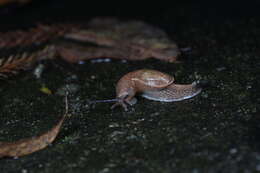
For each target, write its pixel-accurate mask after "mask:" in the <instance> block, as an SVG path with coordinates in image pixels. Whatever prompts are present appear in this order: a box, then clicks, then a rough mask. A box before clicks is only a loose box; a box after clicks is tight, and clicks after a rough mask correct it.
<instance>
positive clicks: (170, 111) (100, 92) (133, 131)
mask: <svg viewBox="0 0 260 173" xmlns="http://www.w3.org/2000/svg"><path fill="white" fill-rule="evenodd" d="M141 2H143V1H140V2H139V3H136V2H135V3H134V2H131V1H121V2H119V3H113V4H112V3H110V2H106V3H104V2H103V1H96V2H95V3H93V2H92V1H87V0H86V1H71V0H43V1H36V0H34V1H33V2H32V3H30V4H25V5H23V6H19V5H18V6H17V5H11V4H10V5H8V6H5V7H1V10H0V30H1V31H10V30H16V29H20V28H24V29H26V28H29V27H31V26H32V25H35V24H37V23H62V22H80V23H82V22H85V21H86V22H87V21H88V19H91V18H93V17H96V16H116V17H119V18H121V19H139V20H141V21H143V22H145V23H151V24H153V25H156V26H159V27H160V28H161V29H162V30H165V31H166V32H167V33H168V35H169V37H170V38H172V39H173V40H174V41H176V43H177V44H178V46H180V47H184V48H185V47H190V48H191V49H192V51H191V54H184V55H182V56H183V57H182V59H183V63H181V64H169V63H165V62H161V61H156V60H151V61H149V60H148V61H142V62H141V61H140V62H130V61H129V62H127V63H120V62H113V61H112V62H110V63H95V64H93V63H89V62H88V63H86V64H85V65H83V66H77V68H79V69H80V73H79V74H78V73H76V74H77V75H78V76H79V78H80V79H82V80H80V81H79V84H80V86H81V89H80V92H79V93H76V94H75V95H73V96H71V98H70V102H71V105H72V106H71V109H72V110H73V109H75V110H74V111H75V113H74V115H73V117H72V118H71V119H69V121H67V122H65V124H64V128H63V129H62V131H61V133H60V134H59V136H58V138H57V140H55V142H54V143H53V145H52V146H51V147H48V148H46V149H44V150H42V151H39V152H36V153H33V154H32V155H29V156H25V157H21V158H19V159H16V160H15V159H1V160H0V172H1V170H5V172H8V173H9V172H10V173H14V172H28V173H30V172H42V173H49V172H55V173H56V172H57V173H64V172H68V173H71V172H73V173H74V172H79V173H81V172H87V171H88V172H113V173H114V172H120V173H121V172H131V173H132V172H156V173H158V172H160V173H161V172H163V173H164V172H165V173H172V172H173V171H174V172H193V173H198V172H207V173H208V172H212V173H218V172H221V173H223V172H226V173H237V172H259V171H260V164H259V162H260V148H259V146H260V141H259V139H260V133H259V132H260V125H259V124H260V123H259V121H260V120H259V103H260V99H259V98H260V92H259V88H260V83H259V81H260V79H259V77H260V75H259V74H260V73H259V67H260V61H259V55H260V52H259V46H260V40H259V39H260V25H259V21H260V10H259V9H260V8H259V6H260V1H257V0H256V1H228V0H227V1H214V2H212V1H172V2H173V3H172V4H170V3H167V4H165V2H164V1H161V2H160V1H159V2H158V1H157V2H156V3H151V2H148V3H147V4H145V5H143V4H141ZM144 67H145V68H153V69H158V70H164V71H165V72H169V73H170V74H172V75H174V76H175V78H176V81H177V82H178V83H179V82H180V83H190V82H192V81H194V79H195V76H196V74H197V75H199V76H201V77H202V78H203V79H206V80H208V81H210V82H211V83H212V84H213V85H212V86H211V87H209V88H207V89H206V90H204V91H203V92H202V93H201V94H200V95H199V96H197V97H195V98H192V99H190V100H188V101H183V102H178V103H174V104H168V103H158V102H152V101H149V100H145V99H142V98H141V99H139V100H138V101H139V103H138V104H137V105H135V106H134V107H133V111H130V112H124V111H123V110H121V109H116V110H114V111H111V110H110V106H111V105H110V104H99V105H98V104H97V105H96V106H95V107H94V108H89V107H86V106H85V105H86V98H87V99H104V98H112V97H114V95H115V93H114V91H115V88H114V86H115V83H116V81H117V80H118V79H119V78H120V77H121V76H122V75H123V74H125V73H127V72H129V71H132V70H134V69H138V68H144ZM66 72H67V71H66V70H65V69H64V70H63V71H61V70H59V69H55V68H50V69H48V70H46V71H45V73H44V76H43V78H46V82H47V84H46V86H48V87H49V88H50V89H52V90H54V91H55V90H57V88H59V87H60V86H63V85H65V81H63V80H65V79H66V77H69V76H70V73H68V72H67V73H66ZM55 74H56V75H55ZM89 76H94V77H95V78H93V79H92V78H90V77H89ZM23 77H24V78H23ZM15 79H16V80H13V81H12V82H10V83H6V85H2V86H1V88H3V86H4V89H3V90H1V91H6V92H2V93H1V96H2V97H1V103H2V105H1V104H0V106H2V107H0V108H1V116H0V117H1V119H0V123H2V124H1V129H3V130H2V131H0V133H1V135H0V137H2V140H1V141H6V140H9V141H14V140H15V139H21V138H23V137H24V136H27V137H28V136H34V135H35V134H40V132H41V131H42V132H43V131H46V130H47V129H49V128H50V127H52V126H53V122H54V120H53V119H55V120H57V118H56V117H57V116H58V115H59V114H58V115H57V116H56V117H54V116H51V115H53V114H54V112H59V113H60V112H61V110H60V107H63V103H61V102H62V101H61V100H62V99H60V98H58V97H57V96H56V95H52V96H49V97H46V96H45V95H44V94H41V93H40V92H39V86H38V83H37V81H36V80H35V78H34V77H32V75H30V73H29V72H27V73H25V75H24V76H18V77H17V78H15ZM15 84H16V85H15ZM17 100H18V101H17ZM50 100H53V102H54V103H55V104H57V105H58V103H60V105H59V106H56V107H55V106H53V105H55V104H52V102H51V101H50ZM31 103H32V105H33V106H31ZM37 105H38V106H37ZM73 106H74V107H73ZM48 113H49V114H48ZM51 118H52V120H53V121H51ZM49 119H50V120H49ZM47 120H49V121H47ZM9 121H11V122H12V123H11V125H10V123H9ZM46 122H47V123H46ZM113 124H116V125H118V126H115V127H112V128H110V127H109V126H110V125H112V126H113ZM23 127H24V128H23Z"/></svg>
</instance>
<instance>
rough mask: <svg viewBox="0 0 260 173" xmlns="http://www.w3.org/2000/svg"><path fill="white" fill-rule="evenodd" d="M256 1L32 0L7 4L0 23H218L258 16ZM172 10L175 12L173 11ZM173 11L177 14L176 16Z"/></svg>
mask: <svg viewBox="0 0 260 173" xmlns="http://www.w3.org/2000/svg"><path fill="white" fill-rule="evenodd" d="M259 7H260V2H259V1H257V0H255V1H171V3H165V2H162V3H159V2H156V3H155V2H142V3H140V2H139V3H138V2H132V1H122V2H118V3H108V2H103V1H95V2H93V1H73V2H72V1H70V0H44V1H37V0H34V1H32V2H31V3H29V4H26V5H23V6H19V5H16V4H11V5H7V6H4V7H2V8H1V10H0V20H1V25H4V26H6V27H7V26H10V27H11V26H13V25H25V24H27V23H31V22H41V21H42V22H44V21H45V22H57V21H62V22H63V21H72V20H73V21H77V20H79V21H82V19H88V18H91V17H93V16H117V17H120V18H131V19H133V18H136V19H142V20H146V21H148V22H152V23H156V24H158V25H164V26H167V22H169V21H171V22H172V20H174V23H176V24H178V23H182V22H185V20H189V19H190V20H192V19H199V20H196V22H198V21H200V20H201V21H204V20H209V21H211V22H220V23H221V21H222V20H224V19H230V18H232V19H239V18H250V17H256V16H259V13H260V12H259ZM176 11H179V12H178V13H176ZM176 14H177V15H176ZM4 26H3V27H4Z"/></svg>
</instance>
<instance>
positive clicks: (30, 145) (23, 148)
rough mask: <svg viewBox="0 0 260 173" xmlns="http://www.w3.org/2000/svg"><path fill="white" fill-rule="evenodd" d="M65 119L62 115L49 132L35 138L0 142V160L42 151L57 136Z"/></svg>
mask: <svg viewBox="0 0 260 173" xmlns="http://www.w3.org/2000/svg"><path fill="white" fill-rule="evenodd" d="M65 117H66V115H63V116H62V117H61V119H60V120H59V122H58V123H57V124H56V125H55V126H54V127H53V128H52V129H51V130H49V131H47V132H46V133H44V134H42V135H39V136H37V137H32V138H26V139H21V140H19V141H16V142H0V158H1V157H20V156H24V155H28V154H31V153H33V152H36V151H39V150H41V149H44V148H45V147H47V146H48V145H49V144H51V143H52V142H53V141H54V139H55V138H56V136H57V135H58V133H59V131H60V128H61V126H62V123H63V121H64V119H65Z"/></svg>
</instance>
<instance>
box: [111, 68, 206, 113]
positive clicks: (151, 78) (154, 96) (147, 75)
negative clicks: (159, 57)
mask: <svg viewBox="0 0 260 173" xmlns="http://www.w3.org/2000/svg"><path fill="white" fill-rule="evenodd" d="M201 90H202V88H201V87H200V85H199V84H198V83H197V82H193V83H192V84H186V85H180V84H175V83H174V78H173V77H172V76H170V75H168V74H165V73H162V72H159V71H156V70H148V69H142V70H137V71H134V72H130V73H128V74H126V75H125V76H123V77H122V78H121V79H120V80H119V81H118V83H117V86H116V95H117V96H116V97H117V99H118V102H117V103H116V104H114V105H113V106H112V108H114V107H115V106H117V105H121V106H122V107H123V108H124V109H125V110H127V104H129V105H133V104H135V103H136V102H137V100H136V98H135V97H134V96H135V95H136V94H137V93H140V94H141V96H143V97H144V98H147V99H150V100H155V101H162V102H174V101H181V100H184V99H188V98H191V97H193V96H196V95H197V94H199V93H200V92H201Z"/></svg>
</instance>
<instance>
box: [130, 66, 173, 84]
mask: <svg viewBox="0 0 260 173" xmlns="http://www.w3.org/2000/svg"><path fill="white" fill-rule="evenodd" d="M132 80H133V81H135V82H138V83H140V84H143V85H145V86H147V87H151V88H164V87H167V86H168V85H170V84H172V83H173V82H174V77H172V76H170V75H168V74H165V73H162V72H160V71H156V70H148V69H143V70H138V71H136V72H135V77H133V78H132Z"/></svg>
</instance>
